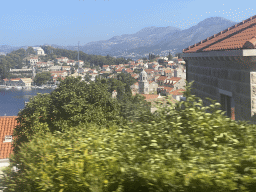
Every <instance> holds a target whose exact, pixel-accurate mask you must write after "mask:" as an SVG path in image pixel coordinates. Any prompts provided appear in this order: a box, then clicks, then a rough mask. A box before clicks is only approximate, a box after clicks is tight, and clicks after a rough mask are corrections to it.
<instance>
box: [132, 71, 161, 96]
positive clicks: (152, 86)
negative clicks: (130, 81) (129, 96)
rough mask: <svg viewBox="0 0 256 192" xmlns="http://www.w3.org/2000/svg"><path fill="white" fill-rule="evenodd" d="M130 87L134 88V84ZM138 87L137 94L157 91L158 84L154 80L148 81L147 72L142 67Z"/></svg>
mask: <svg viewBox="0 0 256 192" xmlns="http://www.w3.org/2000/svg"><path fill="white" fill-rule="evenodd" d="M131 88H132V89H133V90H134V89H135V88H136V85H135V84H134V86H133V87H131ZM138 88H139V94H150V93H155V92H156V91H157V88H158V84H157V83H156V82H154V81H148V75H147V72H146V71H145V70H144V69H143V70H142V72H141V73H140V77H139V87H138Z"/></svg>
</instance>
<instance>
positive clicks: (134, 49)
mask: <svg viewBox="0 0 256 192" xmlns="http://www.w3.org/2000/svg"><path fill="white" fill-rule="evenodd" d="M235 24H236V22H233V21H231V20H228V19H225V18H222V17H210V18H207V19H205V20H203V21H201V22H199V23H198V24H196V25H194V26H192V27H190V28H188V29H184V30H181V29H179V28H176V27H170V26H168V27H155V26H152V27H146V28H143V29H141V30H140V31H138V32H137V33H134V34H124V35H121V36H114V37H112V38H110V39H108V40H104V41H94V42H89V43H87V44H85V45H83V46H80V47H79V50H80V51H83V52H85V53H87V54H94V55H103V56H106V55H109V56H114V57H125V58H131V59H138V58H141V57H144V56H148V54H149V53H153V54H158V55H168V53H169V52H171V54H173V55H174V54H175V53H180V52H182V49H185V48H187V47H188V46H190V45H193V44H195V43H198V42H199V41H201V40H204V39H206V38H207V37H210V36H212V35H214V34H216V33H219V32H220V31H222V30H225V29H227V28H228V27H231V26H233V25H235ZM37 46H38V45H37ZM50 46H52V47H55V48H62V49H68V50H77V49H78V47H77V46H58V45H54V44H52V45H50ZM19 48H26V46H23V47H12V46H6V45H4V46H0V52H3V53H9V52H11V51H12V50H16V49H19Z"/></svg>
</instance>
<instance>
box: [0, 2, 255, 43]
mask: <svg viewBox="0 0 256 192" xmlns="http://www.w3.org/2000/svg"><path fill="white" fill-rule="evenodd" d="M253 5H255V0H247V1H233V0H222V1H221V0H215V1H206V0H105V1H104V0H43V1H37V0H11V1H2V2H1V9H0V45H12V46H22V45H29V46H33V45H43V44H57V45H77V42H78V41H80V45H84V44H86V43H88V42H91V41H98V40H107V39H110V38H111V37H113V36H117V35H122V34H132V33H136V32H137V31H139V30H141V29H142V28H144V27H149V26H157V27H167V26H174V27H179V28H181V29H186V28H189V27H191V26H193V25H196V24H197V23H198V22H200V21H202V20H204V19H206V18H209V17H214V16H220V17H224V18H226V19H230V20H233V21H236V22H239V21H242V20H245V19H247V18H249V17H250V16H253V15H255V10H254V9H253Z"/></svg>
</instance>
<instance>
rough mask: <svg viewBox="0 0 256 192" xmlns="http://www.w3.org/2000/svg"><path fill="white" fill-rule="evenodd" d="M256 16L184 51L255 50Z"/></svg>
mask: <svg viewBox="0 0 256 192" xmlns="http://www.w3.org/2000/svg"><path fill="white" fill-rule="evenodd" d="M255 36H256V15H255V16H253V17H250V18H249V19H247V20H245V21H242V22H240V23H238V24H236V25H234V26H232V27H229V28H228V29H226V30H224V31H221V32H219V33H218V34H215V35H213V36H211V37H208V38H207V39H205V40H203V41H201V42H199V43H196V44H194V45H192V46H189V47H188V48H187V49H184V50H183V52H184V53H193V52H203V51H218V50H234V49H255V48H256V37H255Z"/></svg>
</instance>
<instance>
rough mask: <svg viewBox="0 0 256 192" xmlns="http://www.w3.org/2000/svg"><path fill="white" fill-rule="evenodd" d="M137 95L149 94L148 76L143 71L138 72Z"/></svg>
mask: <svg viewBox="0 0 256 192" xmlns="http://www.w3.org/2000/svg"><path fill="white" fill-rule="evenodd" d="M139 93H140V94H148V93H149V83H148V75H147V73H146V71H144V69H143V70H142V71H141V72H140V78H139Z"/></svg>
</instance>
